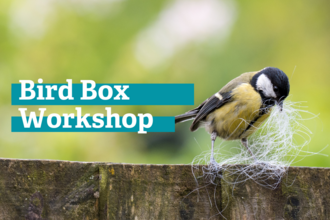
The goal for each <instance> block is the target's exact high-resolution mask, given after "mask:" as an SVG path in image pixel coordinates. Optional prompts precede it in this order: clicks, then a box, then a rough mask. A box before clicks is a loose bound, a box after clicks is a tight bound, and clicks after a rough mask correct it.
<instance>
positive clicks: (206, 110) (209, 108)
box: [190, 92, 231, 131]
mask: <svg viewBox="0 0 330 220" xmlns="http://www.w3.org/2000/svg"><path fill="white" fill-rule="evenodd" d="M221 96H222V99H220V98H219V97H216V96H215V95H213V96H211V97H210V98H209V99H208V100H207V102H206V103H205V104H204V105H203V107H202V108H201V109H200V110H199V112H198V113H197V115H196V117H195V119H194V121H193V123H192V125H191V126H190V130H191V131H195V130H196V129H197V128H198V125H199V123H200V122H201V120H203V119H204V118H205V117H206V116H207V115H208V114H210V113H211V112H213V111H214V110H216V109H218V108H220V107H222V106H223V105H224V104H226V103H228V102H229V101H230V99H231V92H228V93H225V94H221Z"/></svg>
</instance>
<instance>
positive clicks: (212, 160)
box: [209, 156, 218, 167]
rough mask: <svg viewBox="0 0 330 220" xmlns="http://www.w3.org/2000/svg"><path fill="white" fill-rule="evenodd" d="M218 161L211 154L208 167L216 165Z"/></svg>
mask: <svg viewBox="0 0 330 220" xmlns="http://www.w3.org/2000/svg"><path fill="white" fill-rule="evenodd" d="M217 165H218V163H217V162H216V161H215V159H214V157H213V156H212V157H211V159H210V163H209V167H211V166H212V167H214V166H217Z"/></svg>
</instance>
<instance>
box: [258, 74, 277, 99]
mask: <svg viewBox="0 0 330 220" xmlns="http://www.w3.org/2000/svg"><path fill="white" fill-rule="evenodd" d="M257 89H258V90H262V91H263V92H264V95H265V96H266V97H273V98H276V94H275V92H274V88H273V84H272V82H271V81H270V79H269V78H268V77H267V76H266V75H265V74H261V75H260V76H259V77H258V80H257Z"/></svg>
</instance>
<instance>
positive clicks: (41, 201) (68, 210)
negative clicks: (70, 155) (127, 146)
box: [0, 159, 99, 220]
mask: <svg viewBox="0 0 330 220" xmlns="http://www.w3.org/2000/svg"><path fill="white" fill-rule="evenodd" d="M98 176H99V173H98V165H97V164H92V163H73V162H64V161H37V160H9V159H1V160H0V219H27V220H32V219H38V220H39V219H40V220H41V219H98V216H99V207H98V200H97V199H95V197H94V193H96V192H98V190H99V180H98Z"/></svg>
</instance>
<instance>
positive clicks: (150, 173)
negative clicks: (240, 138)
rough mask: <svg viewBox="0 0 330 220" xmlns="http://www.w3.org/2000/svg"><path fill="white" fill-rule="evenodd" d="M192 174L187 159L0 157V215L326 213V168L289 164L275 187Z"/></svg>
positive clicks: (329, 211) (329, 208)
mask: <svg viewBox="0 0 330 220" xmlns="http://www.w3.org/2000/svg"><path fill="white" fill-rule="evenodd" d="M200 168H201V167H200ZM223 175H227V174H226V172H224V173H223ZM196 176H197V177H198V176H201V170H199V173H198V172H197V173H196ZM228 178H235V176H230V177H228ZM197 181H198V186H199V190H196V189H197V182H196V180H195V178H194V176H193V175H192V170H191V166H190V165H133V164H112V163H82V162H66V161H46V160H13V159H0V219H27V220H32V219H34V220H42V219H79V220H80V219H86V220H87V219H90V220H91V219H102V220H103V219H134V220H136V219H138V220H139V219H140V220H141V219H143V220H144V219H178V220H179V219H180V220H181V219H184V220H188V219H330V196H329V195H330V169H324V168H306V167H291V168H289V171H288V174H287V175H286V176H285V177H284V178H283V180H282V182H281V183H280V184H279V186H278V187H277V188H276V189H275V190H270V189H266V188H264V187H262V186H260V185H258V184H256V183H255V182H253V181H251V180H249V181H247V182H245V183H241V184H235V185H228V184H226V183H224V182H221V180H218V181H217V182H218V183H219V184H218V185H217V186H216V185H213V184H208V182H207V181H206V180H205V179H204V178H203V177H200V178H197ZM223 209H224V211H223V212H222V215H223V216H221V215H220V214H219V211H221V210H223Z"/></svg>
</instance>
